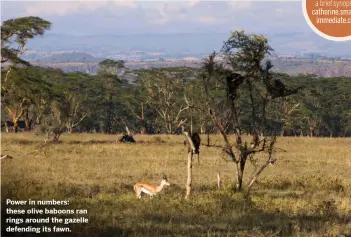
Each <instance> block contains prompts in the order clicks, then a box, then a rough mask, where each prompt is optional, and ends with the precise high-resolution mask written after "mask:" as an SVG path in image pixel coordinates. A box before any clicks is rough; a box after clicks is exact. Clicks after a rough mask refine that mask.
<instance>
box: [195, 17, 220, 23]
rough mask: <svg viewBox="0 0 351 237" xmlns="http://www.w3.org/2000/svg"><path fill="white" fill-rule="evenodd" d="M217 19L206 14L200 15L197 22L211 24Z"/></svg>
mask: <svg viewBox="0 0 351 237" xmlns="http://www.w3.org/2000/svg"><path fill="white" fill-rule="evenodd" d="M217 21H218V20H217V19H216V18H214V17H211V16H208V17H200V18H199V22H201V23H206V24H213V23H216V22H217Z"/></svg>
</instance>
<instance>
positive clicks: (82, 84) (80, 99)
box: [52, 73, 93, 133]
mask: <svg viewBox="0 0 351 237" xmlns="http://www.w3.org/2000/svg"><path fill="white" fill-rule="evenodd" d="M90 80H93V77H91V76H89V75H87V74H84V73H68V74H66V75H64V76H63V77H62V81H61V82H60V83H59V84H56V85H55V87H54V90H55V92H56V93H57V94H58V95H60V98H59V99H57V100H55V102H54V103H53V104H52V106H53V109H54V114H55V115H56V117H57V119H58V121H59V123H60V124H63V125H65V127H66V128H67V131H68V133H71V132H72V130H73V128H74V127H76V126H77V125H78V124H79V123H80V122H82V121H83V119H84V118H85V117H86V116H87V115H88V113H89V111H90V110H89V109H88V107H89V106H90V104H89V103H87V101H88V99H89V97H90V87H89V81H90Z"/></svg>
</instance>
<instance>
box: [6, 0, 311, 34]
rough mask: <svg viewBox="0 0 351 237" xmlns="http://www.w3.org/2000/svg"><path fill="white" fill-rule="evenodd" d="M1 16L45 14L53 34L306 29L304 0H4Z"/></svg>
mask: <svg viewBox="0 0 351 237" xmlns="http://www.w3.org/2000/svg"><path fill="white" fill-rule="evenodd" d="M1 13H2V16H1V20H2V21H4V20H7V19H9V18H13V17H20V16H28V15H34V16H40V17H42V18H44V19H46V20H49V21H51V22H52V23H53V27H52V29H51V30H50V33H59V34H62V33H65V34H74V35H92V34H93V35H95V34H175V33H227V34H229V32H230V31H232V30H235V29H245V30H246V31H248V32H252V33H262V34H280V33H290V32H302V33H307V32H311V31H312V30H311V29H310V28H309V27H308V25H307V23H306V22H305V19H304V17H303V13H302V9H301V1H284V2H283V1H280V2H278V1H270V2H267V1H198V0H191V1H175V0H173V1H166V2H162V1H131V0H125V1H23V2H21V1H1Z"/></svg>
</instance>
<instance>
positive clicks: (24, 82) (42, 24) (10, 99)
mask: <svg viewBox="0 0 351 237" xmlns="http://www.w3.org/2000/svg"><path fill="white" fill-rule="evenodd" d="M50 26H51V23H50V22H48V21H46V20H43V19H41V18H39V17H34V16H30V17H21V18H15V19H9V20H6V21H4V22H3V23H2V26H1V63H2V68H1V76H2V78H3V80H2V83H1V95H2V98H3V99H2V101H1V104H2V107H4V108H5V109H6V111H7V112H8V113H9V116H10V118H11V119H12V121H13V123H14V131H15V132H17V127H18V120H19V119H20V118H21V117H22V116H23V115H24V114H26V115H27V114H28V108H29V106H30V105H31V99H30V98H29V97H30V96H31V95H33V91H38V87H40V85H41V84H42V81H40V80H38V79H37V78H35V77H31V76H28V75H26V74H28V71H27V72H26V71H24V70H21V69H16V66H22V67H23V66H24V67H27V66H29V65H30V64H29V63H28V62H26V61H25V60H22V59H21V56H22V54H23V53H24V51H25V46H26V43H27V41H28V40H29V39H32V38H34V37H35V36H37V35H43V34H44V32H45V31H46V30H48V29H49V28H50ZM11 73H13V74H14V75H11ZM27 127H28V124H27Z"/></svg>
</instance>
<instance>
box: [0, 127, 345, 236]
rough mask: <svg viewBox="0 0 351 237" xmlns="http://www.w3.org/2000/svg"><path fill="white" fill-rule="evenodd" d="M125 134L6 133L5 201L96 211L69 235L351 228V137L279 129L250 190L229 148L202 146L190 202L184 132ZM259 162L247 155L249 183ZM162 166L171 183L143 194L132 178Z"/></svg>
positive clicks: (310, 232) (340, 231)
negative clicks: (243, 187) (244, 190)
mask: <svg viewBox="0 0 351 237" xmlns="http://www.w3.org/2000/svg"><path fill="white" fill-rule="evenodd" d="M116 138H117V136H116V135H102V134H71V135H67V134H64V135H62V137H61V139H60V140H61V143H59V144H55V145H52V144H50V145H47V146H42V137H37V136H35V135H34V134H30V133H29V134H28V133H18V134H4V133H3V134H2V137H1V140H2V146H1V153H2V154H10V155H11V156H13V159H4V160H2V161H1V178H2V180H1V198H2V207H3V208H4V205H3V204H4V201H5V199H6V198H11V199H23V200H26V199H29V198H30V199H33V200H43V199H45V200H50V199H56V200H64V199H68V200H70V204H71V206H72V207H75V208H86V209H88V218H89V223H88V224H76V225H73V226H72V233H71V234H69V236H351V172H350V171H351V140H350V139H342V138H340V139H339V138H306V137H304V138H302V137H283V138H279V139H278V143H277V147H278V148H279V149H278V150H277V153H276V154H275V158H277V159H278V160H277V162H276V164H275V165H274V166H269V167H268V168H267V169H266V170H265V171H264V172H263V174H262V175H261V177H260V179H259V180H258V183H256V184H255V186H254V188H253V190H252V193H251V196H250V197H249V198H245V197H244V195H242V194H241V193H236V192H235V191H234V186H235V183H234V180H235V179H234V177H235V167H234V164H233V163H231V162H229V161H226V160H225V159H223V156H221V150H220V149H218V148H214V147H205V146H201V148H200V152H201V154H200V164H198V163H197V160H196V159H195V160H194V165H193V189H192V194H191V199H190V200H189V201H186V200H184V195H185V182H186V162H187V154H186V148H185V147H184V145H183V141H184V136H176V135H173V136H168V135H152V136H146V135H136V136H135V139H136V140H137V143H136V144H120V143H116V142H115V140H116ZM203 140H205V139H203ZM212 143H213V144H218V145H220V144H221V140H220V137H219V136H213V137H212ZM258 165H259V164H258ZM253 170H254V166H253V165H252V164H250V163H248V167H247V169H246V171H245V172H246V173H245V177H246V179H245V184H246V183H247V181H248V178H249V177H250V174H251V173H252V171H253ZM217 171H220V172H221V175H222V179H223V188H222V189H221V190H218V189H217V186H216V173H217ZM163 172H164V173H165V174H167V176H168V180H169V182H170V183H171V185H170V186H167V187H165V189H164V190H162V191H161V193H159V195H156V196H155V197H154V198H153V199H150V198H149V197H148V196H143V198H142V200H137V198H136V196H135V193H134V191H133V184H134V183H135V182H137V181H141V180H144V181H150V182H153V183H157V184H158V183H159V182H160V180H161V177H162V173H163ZM2 216H3V215H2ZM3 217H4V216H3ZM2 224H3V223H2ZM2 226H3V227H4V225H2ZM18 236H20V235H18ZM22 236H30V235H29V234H26V235H22ZM36 236H37V235H36ZM50 236H51V235H50ZM59 236H64V235H62V234H61V235H59Z"/></svg>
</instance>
